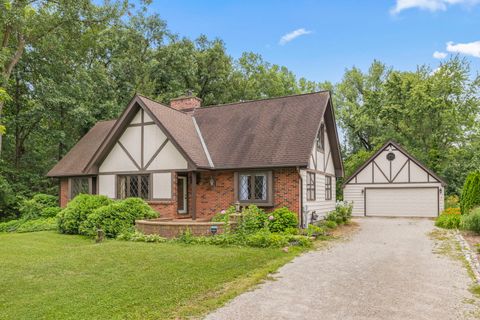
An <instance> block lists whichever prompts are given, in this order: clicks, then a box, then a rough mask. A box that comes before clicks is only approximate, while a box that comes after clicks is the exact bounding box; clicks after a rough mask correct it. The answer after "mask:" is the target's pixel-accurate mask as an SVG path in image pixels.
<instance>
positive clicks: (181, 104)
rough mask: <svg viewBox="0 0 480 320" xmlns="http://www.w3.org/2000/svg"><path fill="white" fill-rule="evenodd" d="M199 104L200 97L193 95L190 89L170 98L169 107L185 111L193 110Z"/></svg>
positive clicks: (198, 106) (200, 101) (200, 102)
mask: <svg viewBox="0 0 480 320" xmlns="http://www.w3.org/2000/svg"><path fill="white" fill-rule="evenodd" d="M201 105H202V99H200V98H197V97H195V96H194V95H193V94H192V91H187V92H186V93H185V95H184V96H181V97H178V98H175V99H172V100H170V107H172V108H173V109H176V110H179V111H185V112H190V111H194V110H195V109H196V108H200V106H201Z"/></svg>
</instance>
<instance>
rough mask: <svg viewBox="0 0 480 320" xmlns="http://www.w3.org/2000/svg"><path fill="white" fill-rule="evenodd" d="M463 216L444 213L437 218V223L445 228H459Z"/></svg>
mask: <svg viewBox="0 0 480 320" xmlns="http://www.w3.org/2000/svg"><path fill="white" fill-rule="evenodd" d="M461 218H462V217H461V216H460V215H459V214H449V213H442V214H441V215H440V216H439V217H438V218H437V219H436V220H435V225H436V226H437V227H440V228H444V229H458V227H459V226H460V221H461Z"/></svg>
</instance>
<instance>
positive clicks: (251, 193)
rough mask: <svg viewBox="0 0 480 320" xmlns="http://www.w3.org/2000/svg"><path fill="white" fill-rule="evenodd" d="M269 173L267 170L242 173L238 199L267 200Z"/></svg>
mask: <svg viewBox="0 0 480 320" xmlns="http://www.w3.org/2000/svg"><path fill="white" fill-rule="evenodd" d="M268 188H269V186H268V174H267V173H265V172H258V173H257V172H255V173H240V174H239V179H238V199H239V200H240V201H244V202H267V200H268V190H269V189H268Z"/></svg>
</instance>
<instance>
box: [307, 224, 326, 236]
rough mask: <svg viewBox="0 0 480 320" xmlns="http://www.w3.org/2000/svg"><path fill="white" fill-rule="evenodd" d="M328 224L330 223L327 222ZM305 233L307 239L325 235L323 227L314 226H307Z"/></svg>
mask: <svg viewBox="0 0 480 320" xmlns="http://www.w3.org/2000/svg"><path fill="white" fill-rule="evenodd" d="M329 222H332V221H329ZM305 232H306V235H307V236H308V237H317V236H321V235H326V230H325V228H324V227H321V226H318V225H314V224H309V225H308V227H307V229H306V231H305Z"/></svg>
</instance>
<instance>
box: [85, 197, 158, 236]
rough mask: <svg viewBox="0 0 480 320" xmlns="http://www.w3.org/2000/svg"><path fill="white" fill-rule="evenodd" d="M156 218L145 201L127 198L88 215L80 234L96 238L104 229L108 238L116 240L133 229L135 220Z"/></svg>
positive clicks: (156, 214)
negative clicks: (99, 230) (100, 230)
mask: <svg viewBox="0 0 480 320" xmlns="http://www.w3.org/2000/svg"><path fill="white" fill-rule="evenodd" d="M156 217H158V213H157V212H156V211H155V210H153V209H152V208H151V207H150V206H149V205H148V204H147V203H146V202H145V201H144V200H142V199H140V198H127V199H125V200H121V201H117V202H113V203H111V204H109V205H106V206H102V207H99V208H97V209H95V210H94V211H93V212H92V213H90V214H88V215H87V218H86V220H85V221H83V222H82V223H81V224H80V228H79V233H80V234H84V235H88V236H95V235H96V233H97V230H98V229H102V230H103V231H104V232H105V235H106V236H107V237H110V238H115V237H116V236H117V235H119V234H122V233H125V232H128V231H130V230H131V229H133V226H134V224H135V220H139V219H151V218H156Z"/></svg>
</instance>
